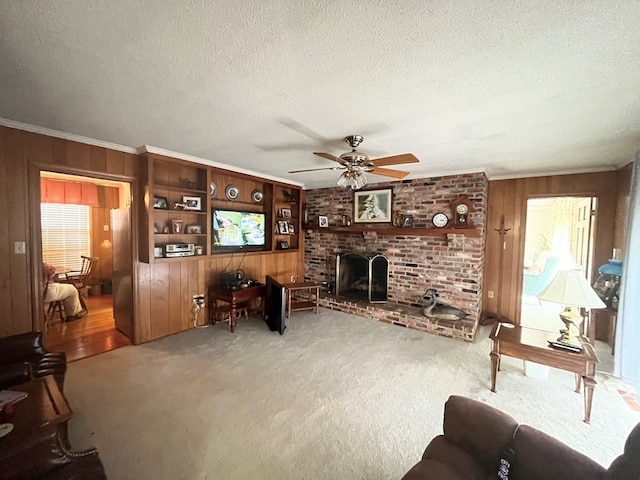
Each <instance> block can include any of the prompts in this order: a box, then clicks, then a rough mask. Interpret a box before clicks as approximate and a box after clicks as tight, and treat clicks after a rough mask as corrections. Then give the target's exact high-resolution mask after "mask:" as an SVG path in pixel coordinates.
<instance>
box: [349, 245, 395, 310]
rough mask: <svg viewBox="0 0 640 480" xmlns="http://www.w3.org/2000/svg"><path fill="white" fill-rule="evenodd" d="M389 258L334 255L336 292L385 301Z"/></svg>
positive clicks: (351, 254) (350, 254)
mask: <svg viewBox="0 0 640 480" xmlns="http://www.w3.org/2000/svg"><path fill="white" fill-rule="evenodd" d="M388 285H389V260H387V258H386V257H385V256H384V255H374V256H371V257H365V256H363V255H360V254H357V253H345V254H342V255H336V293H337V294H338V295H339V296H342V297H350V298H357V299H359V300H367V301H368V302H371V303H374V302H386V301H387V287H388Z"/></svg>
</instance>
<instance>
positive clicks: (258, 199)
mask: <svg viewBox="0 0 640 480" xmlns="http://www.w3.org/2000/svg"><path fill="white" fill-rule="evenodd" d="M263 200H264V194H263V193H262V192H261V191H260V190H258V189H257V188H256V189H255V190H254V191H253V192H251V201H252V202H253V203H262V201H263Z"/></svg>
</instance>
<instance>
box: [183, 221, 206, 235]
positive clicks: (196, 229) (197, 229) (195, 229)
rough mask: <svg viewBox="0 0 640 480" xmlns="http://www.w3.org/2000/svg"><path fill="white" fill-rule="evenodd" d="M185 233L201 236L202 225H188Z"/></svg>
mask: <svg viewBox="0 0 640 480" xmlns="http://www.w3.org/2000/svg"><path fill="white" fill-rule="evenodd" d="M184 233H191V234H195V235H199V234H201V233H202V225H198V224H194V225H187V226H186V227H185V229H184Z"/></svg>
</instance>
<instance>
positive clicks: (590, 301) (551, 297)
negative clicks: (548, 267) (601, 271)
mask: <svg viewBox="0 0 640 480" xmlns="http://www.w3.org/2000/svg"><path fill="white" fill-rule="evenodd" d="M537 297H538V298H539V299H540V300H544V301H546V302H553V303H560V304H562V305H566V306H570V307H583V308H604V307H606V305H605V304H604V302H603V301H602V300H601V299H600V297H599V296H598V294H597V293H596V292H595V290H594V289H593V288H591V285H589V282H587V279H586V278H585V276H584V274H583V273H582V270H560V271H558V273H557V275H556V276H555V277H554V279H553V280H551V282H550V283H549V285H547V286H546V287H545V288H544V289H543V290H542V291H541V292H540V293H539V294H538V295H537Z"/></svg>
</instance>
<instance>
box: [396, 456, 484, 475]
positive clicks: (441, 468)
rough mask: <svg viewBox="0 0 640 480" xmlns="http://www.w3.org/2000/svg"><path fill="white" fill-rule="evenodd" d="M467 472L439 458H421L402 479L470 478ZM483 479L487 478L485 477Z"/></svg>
mask: <svg viewBox="0 0 640 480" xmlns="http://www.w3.org/2000/svg"><path fill="white" fill-rule="evenodd" d="M471 478H472V477H470V476H469V475H467V474H466V473H461V472H460V471H458V470H456V469H454V468H452V467H451V466H450V465H446V464H444V463H440V462H439V461H437V460H431V459H427V460H420V461H419V462H418V463H416V464H415V465H414V466H413V468H412V469H411V470H409V471H408V472H407V473H406V474H405V475H404V477H402V480H470V479H471ZM482 480H485V478H483V479H482Z"/></svg>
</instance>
